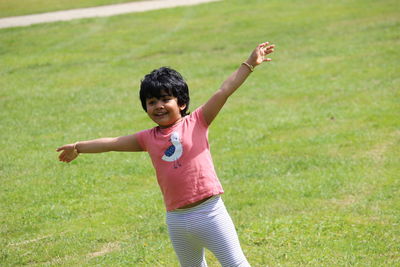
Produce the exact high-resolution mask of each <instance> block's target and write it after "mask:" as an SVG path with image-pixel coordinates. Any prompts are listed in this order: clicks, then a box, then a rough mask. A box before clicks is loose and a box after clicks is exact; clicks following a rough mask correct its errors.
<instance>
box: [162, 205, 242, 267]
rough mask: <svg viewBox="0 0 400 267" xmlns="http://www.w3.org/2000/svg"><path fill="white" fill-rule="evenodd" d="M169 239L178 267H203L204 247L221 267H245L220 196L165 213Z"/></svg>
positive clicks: (236, 238)
mask: <svg viewBox="0 0 400 267" xmlns="http://www.w3.org/2000/svg"><path fill="white" fill-rule="evenodd" d="M167 224H168V229H169V233H170V238H171V241H172V244H173V246H174V249H175V252H176V254H177V255H178V258H179V261H180V263H181V266H182V267H197V266H207V264H206V261H205V258H204V247H205V248H207V249H209V250H210V251H211V252H212V253H213V254H214V255H215V256H216V257H217V259H218V260H219V262H220V263H221V265H222V266H223V267H249V266H250V264H249V263H248V262H247V260H246V257H245V256H244V254H243V252H242V249H241V247H240V243H239V239H238V236H237V233H236V230H235V227H234V225H233V222H232V220H231V218H230V216H229V214H228V212H227V210H226V208H225V205H224V203H223V201H222V199H221V198H220V197H215V198H212V199H210V200H208V201H206V202H204V203H202V204H201V205H199V206H196V207H194V208H191V209H187V210H182V211H178V212H169V213H167Z"/></svg>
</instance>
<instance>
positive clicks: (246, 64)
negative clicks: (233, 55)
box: [242, 61, 254, 72]
mask: <svg viewBox="0 0 400 267" xmlns="http://www.w3.org/2000/svg"><path fill="white" fill-rule="evenodd" d="M242 65H244V66H246V67H247V68H248V69H249V70H250V72H253V71H254V66H253V65H252V64H250V63H248V62H247V61H244V62H243V63H242Z"/></svg>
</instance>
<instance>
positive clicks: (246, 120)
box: [0, 0, 400, 266]
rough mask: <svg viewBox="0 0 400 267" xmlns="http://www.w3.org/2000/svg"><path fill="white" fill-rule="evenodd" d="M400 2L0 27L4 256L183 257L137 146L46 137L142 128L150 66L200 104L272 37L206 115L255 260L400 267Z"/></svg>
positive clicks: (230, 199) (0, 235)
mask: <svg viewBox="0 0 400 267" xmlns="http://www.w3.org/2000/svg"><path fill="white" fill-rule="evenodd" d="M399 9H400V7H399V5H398V1H396V0H382V1H372V0H371V1H369V0H364V1H361V0H346V1H344V0H343V1H342V0H339V1H317V0H307V1H296V0H291V1H289V0H288V1H279V0H270V1H261V0H260V1H256V0H242V1H239V0H232V1H222V2H217V3H212V4H206V5H199V6H194V7H182V8H175V9H165V10H159V11H151V12H146V13H140V14H139V13H137V14H129V15H122V16H116V17H108V18H95V19H84V20H77V21H70V22H60V23H52V24H42V25H35V26H31V27H25V28H12V29H2V30H0V62H1V64H0V105H1V112H0V121H1V123H0V137H1V138H0V148H1V151H2V153H0V175H1V178H0V179H1V180H0V182H1V187H0V203H1V205H0V265H1V266H22V265H27V266H178V265H177V261H176V257H175V255H174V252H173V249H172V247H171V245H170V242H169V240H168V234H167V230H166V225H165V223H164V216H165V215H164V207H163V203H162V197H161V193H160V192H159V189H158V185H157V183H156V179H155V177H154V171H153V169H152V167H151V163H150V160H149V158H148V156H147V155H146V154H145V153H106V154H97V155H81V156H80V157H79V158H78V160H76V161H74V162H72V163H71V164H63V163H60V162H58V161H57V153H56V152H55V149H56V148H57V147H58V146H60V145H62V144H65V143H71V142H75V141H78V140H86V139H93V138H98V137H104V136H119V135H126V134H131V133H134V132H136V131H138V130H141V129H145V128H149V127H152V126H153V124H152V122H151V121H150V120H149V119H148V118H147V116H146V114H145V113H144V112H143V111H142V110H141V106H140V102H139V99H138V86H139V83H140V79H141V78H142V77H143V76H144V74H146V73H148V72H149V71H151V70H152V69H154V68H157V67H159V66H163V65H168V66H171V67H173V68H176V69H178V70H179V71H180V72H181V73H182V74H183V75H184V77H185V78H186V79H187V81H188V84H189V86H190V88H191V98H192V103H191V110H193V109H194V108H196V107H197V106H199V105H200V104H202V103H203V102H204V101H206V100H207V98H208V97H209V96H210V95H211V94H212V93H213V92H214V91H215V90H216V89H217V88H218V86H219V85H220V84H221V82H222V81H223V79H224V78H225V77H226V76H228V75H229V74H230V73H231V72H232V71H233V70H234V69H235V68H236V67H237V66H238V65H239V64H240V63H241V62H242V61H243V60H244V59H245V58H246V57H247V56H248V54H249V52H250V51H251V49H253V47H254V46H255V45H256V44H257V43H259V42H261V41H264V40H269V41H271V42H273V43H275V44H276V46H277V49H276V52H275V53H274V55H273V62H271V63H269V64H266V65H264V66H261V67H260V68H258V69H257V70H256V71H255V72H254V73H253V74H252V76H251V77H250V78H249V79H248V81H247V82H246V84H245V85H244V86H243V87H242V88H240V90H239V91H238V92H237V93H236V94H235V95H234V96H232V98H231V99H230V100H229V102H228V103H227V104H226V106H225V108H224V110H223V111H222V112H221V114H220V115H219V117H218V118H217V120H216V121H215V122H214V124H213V125H212V127H211V129H210V143H211V148H212V152H213V156H214V161H215V165H216V168H217V172H218V175H219V177H220V180H221V182H222V184H223V186H224V189H225V191H226V194H225V196H224V200H225V203H226V205H227V208H228V210H229V211H230V214H231V216H232V218H233V220H234V222H235V224H236V227H237V230H238V232H239V236H240V239H241V243H242V247H243V250H244V252H245V254H246V255H247V257H248V259H249V261H250V263H251V264H252V266H399V265H400V252H399V251H400V225H399V224H400V180H399V178H400V177H399V176H400V175H399V173H400V127H399V125H400V116H399V111H400V102H399V100H400V93H399V84H400V79H399V62H400V54H399V50H398V47H399V43H400V38H399V37H400V36H399V31H398V29H399V26H400V25H399V24H400V23H399V22H400V17H399V16H398V14H399V11H400V10H399ZM207 258H208V262H209V265H210V266H218V265H217V263H216V260H215V259H214V258H213V256H212V255H211V254H210V253H208V254H207Z"/></svg>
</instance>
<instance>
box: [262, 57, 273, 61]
mask: <svg viewBox="0 0 400 267" xmlns="http://www.w3.org/2000/svg"><path fill="white" fill-rule="evenodd" d="M271 60H272V59H271V58H269V57H268V58H264V60H263V61H271Z"/></svg>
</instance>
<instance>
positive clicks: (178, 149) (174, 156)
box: [162, 132, 183, 168]
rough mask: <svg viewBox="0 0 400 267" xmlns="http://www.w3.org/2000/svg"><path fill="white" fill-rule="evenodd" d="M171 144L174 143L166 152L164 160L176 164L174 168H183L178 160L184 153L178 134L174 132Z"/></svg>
mask: <svg viewBox="0 0 400 267" xmlns="http://www.w3.org/2000/svg"><path fill="white" fill-rule="evenodd" d="M170 142H171V143H172V145H171V146H169V147H168V148H167V149H166V150H165V151H164V155H163V157H162V160H164V161H168V162H174V168H178V167H180V166H181V164H180V163H179V161H178V159H179V158H180V157H181V156H182V153H183V148H182V144H181V142H180V137H179V133H178V132H173V133H172V134H171V138H170Z"/></svg>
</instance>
